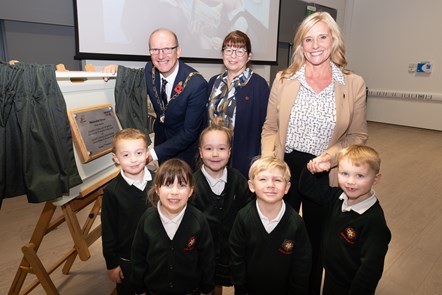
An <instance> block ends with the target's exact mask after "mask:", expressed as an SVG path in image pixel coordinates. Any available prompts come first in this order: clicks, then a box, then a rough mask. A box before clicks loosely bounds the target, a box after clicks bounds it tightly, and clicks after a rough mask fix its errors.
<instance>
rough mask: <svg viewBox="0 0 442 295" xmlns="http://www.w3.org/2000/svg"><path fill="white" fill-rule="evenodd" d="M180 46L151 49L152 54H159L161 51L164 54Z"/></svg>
mask: <svg viewBox="0 0 442 295" xmlns="http://www.w3.org/2000/svg"><path fill="white" fill-rule="evenodd" d="M176 48H178V46H174V47H166V48H151V49H149V52H150V55H158V54H160V51H161V52H162V53H163V54H171V53H172V51H173V50H174V49H176Z"/></svg>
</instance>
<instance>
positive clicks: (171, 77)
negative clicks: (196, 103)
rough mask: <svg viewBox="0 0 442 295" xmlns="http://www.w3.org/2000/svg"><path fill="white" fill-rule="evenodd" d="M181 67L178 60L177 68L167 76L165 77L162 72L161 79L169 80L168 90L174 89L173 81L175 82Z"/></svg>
mask: <svg viewBox="0 0 442 295" xmlns="http://www.w3.org/2000/svg"><path fill="white" fill-rule="evenodd" d="M179 68H180V62H179V60H177V62H176V68H175V70H174V71H173V72H172V73H171V74H170V75H169V76H168V77H167V78H166V77H164V76H163V74H161V73H160V79H166V80H167V84H166V91H167V90H169V88H170V90H171V91H172V86H173V83H174V82H175V79H176V76H177V75H178V69H179ZM160 84H161V83H160Z"/></svg>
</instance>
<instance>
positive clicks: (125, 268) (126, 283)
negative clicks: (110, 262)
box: [117, 258, 135, 295]
mask: <svg viewBox="0 0 442 295" xmlns="http://www.w3.org/2000/svg"><path fill="white" fill-rule="evenodd" d="M120 267H121V271H122V272H123V275H124V279H123V281H122V282H121V284H117V294H118V295H134V294H135V290H133V289H132V288H131V284H130V276H131V274H132V264H131V262H130V261H127V260H123V259H121V258H120Z"/></svg>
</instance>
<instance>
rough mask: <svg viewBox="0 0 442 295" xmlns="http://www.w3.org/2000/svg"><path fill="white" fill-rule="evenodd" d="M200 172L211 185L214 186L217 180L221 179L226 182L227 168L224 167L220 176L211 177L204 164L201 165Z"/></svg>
mask: <svg viewBox="0 0 442 295" xmlns="http://www.w3.org/2000/svg"><path fill="white" fill-rule="evenodd" d="M201 172H202V173H203V175H204V176H205V177H206V179H207V182H208V183H209V185H210V186H211V187H213V186H215V185H216V184H217V183H218V182H220V181H222V182H224V183H227V168H225V167H224V170H223V175H222V176H221V177H220V178H213V177H212V176H211V175H210V174H209V173H208V172H207V170H206V168H205V166H204V165H203V166H201Z"/></svg>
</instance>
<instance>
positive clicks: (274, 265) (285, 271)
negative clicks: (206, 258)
mask: <svg viewBox="0 0 442 295" xmlns="http://www.w3.org/2000/svg"><path fill="white" fill-rule="evenodd" d="M230 247H231V251H232V277H233V282H234V285H235V294H236V295H241V294H249V295H261V294H262V295H268V294H272V295H287V294H293V295H295V294H296V295H298V294H307V291H308V277H309V274H310V267H311V247H310V242H309V239H308V235H307V231H306V229H305V226H304V223H303V221H302V219H301V217H300V216H299V215H298V213H297V212H296V211H295V210H294V209H292V208H291V207H290V206H288V205H287V206H286V210H285V212H284V215H283V217H282V218H281V220H280V222H279V223H278V225H277V226H276V228H275V229H274V230H273V231H272V232H271V233H267V231H266V230H265V228H264V226H263V224H262V221H261V219H260V217H259V214H258V211H257V208H256V202H249V203H248V204H247V205H246V206H245V207H244V208H243V209H241V210H240V211H239V213H238V216H237V218H236V220H235V223H234V225H233V229H232V232H231V234H230Z"/></svg>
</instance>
